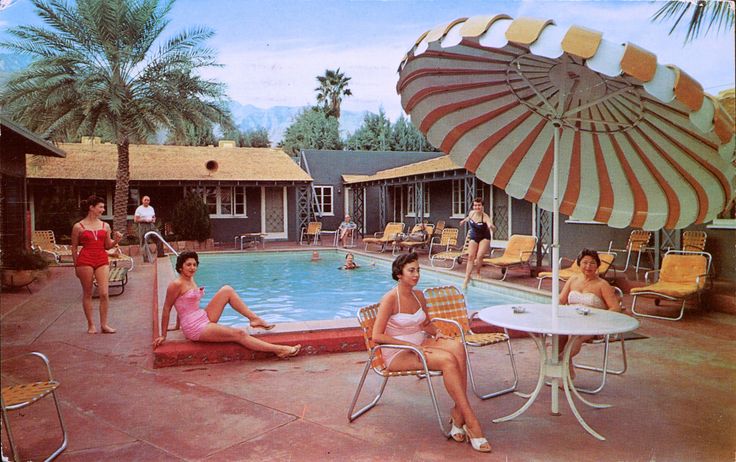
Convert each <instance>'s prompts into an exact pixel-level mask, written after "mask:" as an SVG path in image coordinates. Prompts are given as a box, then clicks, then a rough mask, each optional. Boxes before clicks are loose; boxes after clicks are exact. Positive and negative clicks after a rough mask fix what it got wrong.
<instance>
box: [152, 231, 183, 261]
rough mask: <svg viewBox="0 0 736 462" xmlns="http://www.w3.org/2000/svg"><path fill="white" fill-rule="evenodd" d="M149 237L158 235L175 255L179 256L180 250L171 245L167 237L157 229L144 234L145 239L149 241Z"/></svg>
mask: <svg viewBox="0 0 736 462" xmlns="http://www.w3.org/2000/svg"><path fill="white" fill-rule="evenodd" d="M149 237H157V238H158V240H159V241H161V242H162V243H163V244H164V245H165V246H166V247H168V248H169V250H171V251H172V252H174V255H176V256H177V257H178V256H179V252H177V251H176V250H174V248H173V247H171V244H169V243H168V242H166V239H164V238H163V236H161V235H160V234H159V233H158V232H156V231H149V232H147V233H146V234H144V235H143V240H144V241H148V238H149Z"/></svg>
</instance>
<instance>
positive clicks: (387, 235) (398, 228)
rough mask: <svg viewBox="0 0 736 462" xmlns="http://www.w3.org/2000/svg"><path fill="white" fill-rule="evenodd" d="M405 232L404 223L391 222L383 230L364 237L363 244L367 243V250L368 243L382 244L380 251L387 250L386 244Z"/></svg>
mask: <svg viewBox="0 0 736 462" xmlns="http://www.w3.org/2000/svg"><path fill="white" fill-rule="evenodd" d="M403 232H404V223H400V222H391V223H389V224H387V225H386V227H385V228H384V229H383V232H379V233H375V234H374V235H373V237H366V238H363V244H365V250H366V251H367V250H368V245H370V244H373V245H377V246H380V248H381V249H380V251H381V252H383V251H384V250H386V246H387V245H389V244H392V243H393V242H394V240H395V239H396V236H398V235H399V234H401V233H403Z"/></svg>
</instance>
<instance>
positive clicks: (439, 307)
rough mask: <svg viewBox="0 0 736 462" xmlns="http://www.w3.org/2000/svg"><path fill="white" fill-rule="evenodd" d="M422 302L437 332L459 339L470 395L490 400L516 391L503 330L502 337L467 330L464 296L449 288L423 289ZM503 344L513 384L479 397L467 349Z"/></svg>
mask: <svg viewBox="0 0 736 462" xmlns="http://www.w3.org/2000/svg"><path fill="white" fill-rule="evenodd" d="M424 298H425V299H426V300H427V311H428V312H429V318H430V319H431V320H432V321H433V322H435V323H437V328H438V329H440V331H441V332H442V333H443V334H445V335H449V336H452V337H458V336H459V337H460V340H461V341H462V342H463V345H465V361H466V363H467V365H468V374H469V375H470V384H471V386H472V387H473V392H474V393H475V394H476V396H478V398H480V399H488V398H493V397H494V396H500V395H503V394H506V393H511V392H512V391H514V390H516V386H517V384H518V383H519V376H518V374H517V373H516V362H515V361H514V352H513V350H512V349H511V341H510V340H509V335H508V331H507V330H506V329H504V333H503V334H502V333H498V332H495V333H488V334H476V333H474V332H473V331H472V330H471V329H470V319H469V318H468V309H467V306H466V305H465V296H464V295H463V294H462V293H461V292H460V291H459V290H458V289H457V288H455V287H453V286H444V287H430V288H427V289H424ZM504 342H505V343H506V347H507V348H508V350H509V359H510V361H511V370H512V371H513V373H514V383H513V384H512V385H511V386H510V387H508V388H504V389H501V390H497V391H493V392H490V393H486V394H482V393H481V392H479V391H478V388H477V386H476V385H475V378H474V376H473V365H472V363H471V362H470V354H469V353H468V347H469V346H470V347H476V348H479V347H484V346H488V345H496V344H499V343H504Z"/></svg>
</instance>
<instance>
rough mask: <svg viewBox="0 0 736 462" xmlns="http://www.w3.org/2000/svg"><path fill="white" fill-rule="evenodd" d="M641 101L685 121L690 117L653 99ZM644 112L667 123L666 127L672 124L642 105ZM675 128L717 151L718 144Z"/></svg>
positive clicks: (677, 126)
mask: <svg viewBox="0 0 736 462" xmlns="http://www.w3.org/2000/svg"><path fill="white" fill-rule="evenodd" d="M642 99H643V100H645V102H646V103H651V104H653V105H654V106H659V107H660V108H662V109H665V110H667V111H669V112H674V113H675V114H679V115H681V116H682V117H683V118H685V119H688V118H689V117H690V115H689V114H688V113H687V112H684V111H680V110H677V109H675V108H673V107H672V106H668V105H666V104H662V103H660V102H659V101H657V100H655V99H649V98H646V99H645V98H642ZM644 112H646V113H648V114H652V115H654V116H655V117H657V118H659V119H660V120H663V121H665V122H667V124H668V125H672V122H670V121H669V120H668V119H667V118H666V117H663V116H661V115H660V114H659V113H657V112H655V111H652V110H651V109H649V108H647V106H646V105H644ZM675 128H677V129H678V130H680V131H682V132H684V133H687V134H688V135H689V136H690V137H692V138H695V139H696V140H698V142H700V143H703V144H705V145H706V146H708V147H709V148H711V149H713V150H714V151H717V150H718V147H719V146H718V144H716V143H714V142H712V141H711V140H709V139H708V138H705V137H704V136H701V135H700V134H699V133H698V132H696V131H693V130H689V129H687V128H684V127H682V126H680V125H675Z"/></svg>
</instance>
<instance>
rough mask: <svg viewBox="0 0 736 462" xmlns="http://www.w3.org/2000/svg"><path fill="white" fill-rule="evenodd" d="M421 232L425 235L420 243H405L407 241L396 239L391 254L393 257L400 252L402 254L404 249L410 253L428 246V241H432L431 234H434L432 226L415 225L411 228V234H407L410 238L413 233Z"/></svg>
mask: <svg viewBox="0 0 736 462" xmlns="http://www.w3.org/2000/svg"><path fill="white" fill-rule="evenodd" d="M422 230H424V231H425V233H426V234H425V235H424V239H423V240H421V241H407V240H404V239H403V238H402V239H398V238H397V239H396V240H395V241H394V248H393V251H392V253H393V254H394V255H398V254H399V253H400V252H402V251H403V250H405V249H406V250H408V251H410V252H411V251H414V250H416V249H420V248H422V247H426V246H427V245H428V244H429V242H430V240H431V239H432V233H433V232H434V225H423V224H419V225H415V226H414V228H412V230H411V233H409V236H411V235H412V234H414V233H419V232H421V231H422Z"/></svg>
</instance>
